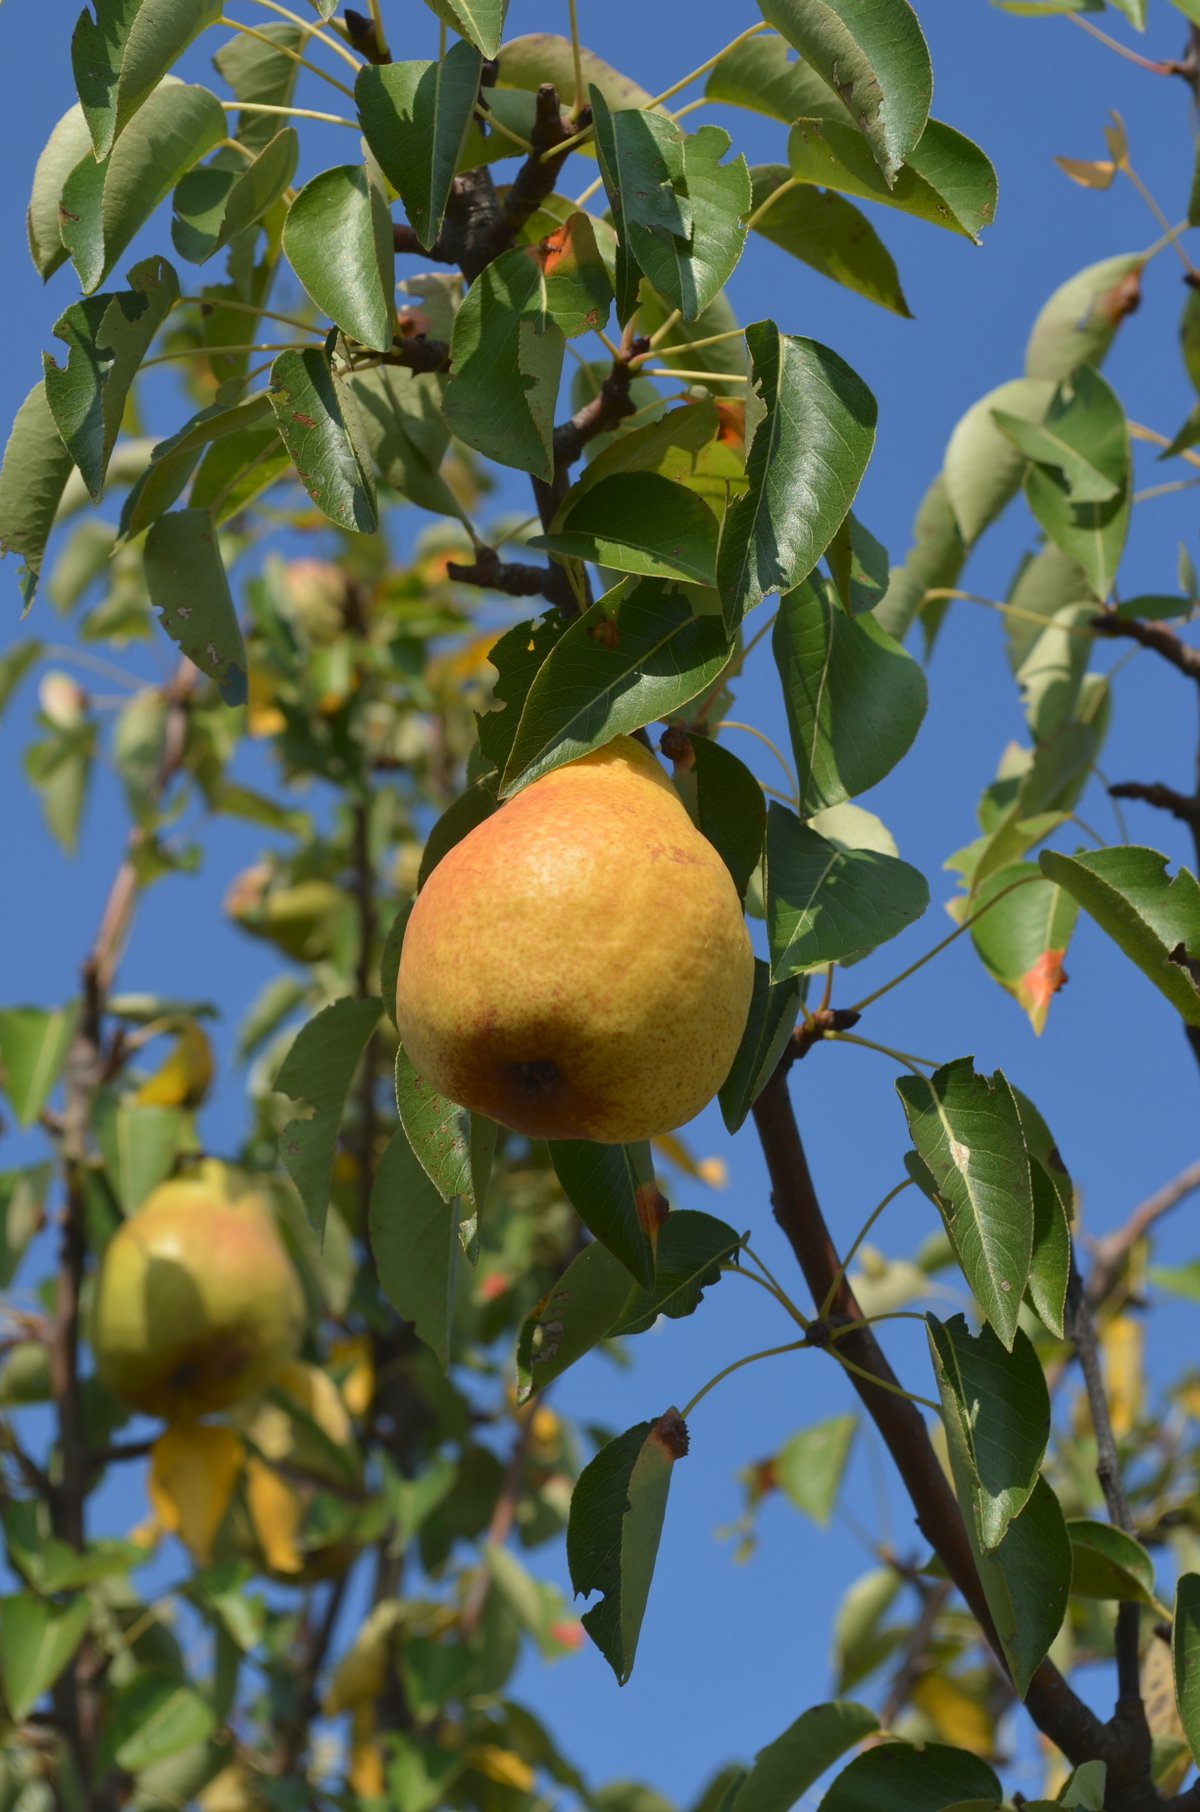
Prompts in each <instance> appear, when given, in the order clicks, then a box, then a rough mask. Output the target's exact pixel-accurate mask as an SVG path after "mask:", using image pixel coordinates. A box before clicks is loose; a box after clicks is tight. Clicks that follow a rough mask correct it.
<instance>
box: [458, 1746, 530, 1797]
mask: <svg viewBox="0 0 1200 1812" xmlns="http://www.w3.org/2000/svg"><path fill="white" fill-rule="evenodd" d="M466 1759H467V1761H468V1762H469V1763H470V1765H471V1767H473V1768H475V1769H477V1770H478V1772H479V1773H480V1774H485V1775H486V1776H487V1778H488V1780H490V1781H498V1782H499V1783H500V1785H501V1786H502V1787H515V1788H516V1789H517V1791H518V1793H531V1792H532V1791H533V1783H534V1780H535V1779H536V1776H535V1774H534V1772H533V1769H532V1768H531V1767H530V1766H529V1763H528V1762H526V1761H522V1759H521V1757H520V1756H519V1755H514V1754H513V1751H512V1750H511V1749H501V1747H500V1745H499V1743H473V1744H472V1745H471V1746H470V1747H469V1748H468V1749H467V1750H466Z"/></svg>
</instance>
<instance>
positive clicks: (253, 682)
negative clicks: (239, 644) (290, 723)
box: [246, 666, 287, 737]
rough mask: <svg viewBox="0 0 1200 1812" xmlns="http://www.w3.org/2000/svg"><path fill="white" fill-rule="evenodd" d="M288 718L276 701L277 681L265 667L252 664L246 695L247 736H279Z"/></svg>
mask: <svg viewBox="0 0 1200 1812" xmlns="http://www.w3.org/2000/svg"><path fill="white" fill-rule="evenodd" d="M286 727H287V718H286V717H285V716H284V715H283V712H282V711H281V710H280V709H279V706H278V705H277V704H276V703H275V683H274V680H273V679H272V676H271V675H270V674H269V673H267V672H265V671H264V670H263V668H261V667H256V666H251V668H250V679H249V684H248V686H247V695H246V734H247V736H253V737H263V736H277V735H278V734H279V732H280V730H283V729H286Z"/></svg>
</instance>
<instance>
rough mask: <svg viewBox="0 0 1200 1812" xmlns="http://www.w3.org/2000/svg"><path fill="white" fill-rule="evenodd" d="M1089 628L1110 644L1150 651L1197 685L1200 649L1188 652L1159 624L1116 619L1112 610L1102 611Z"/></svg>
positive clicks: (1190, 649) (1132, 619)
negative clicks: (1136, 646) (1129, 645)
mask: <svg viewBox="0 0 1200 1812" xmlns="http://www.w3.org/2000/svg"><path fill="white" fill-rule="evenodd" d="M1091 626H1092V628H1093V629H1094V630H1095V632H1096V634H1097V635H1102V636H1107V637H1108V638H1109V639H1110V640H1112V641H1127V642H1136V643H1137V644H1138V645H1139V647H1141V648H1148V649H1150V651H1151V653H1153V654H1157V655H1160V656H1161V657H1162V659H1163V660H1164V661H1169V662H1170V664H1171V666H1172V667H1177V668H1178V669H1179V671H1180V673H1183V674H1186V675H1187V677H1188V679H1192V680H1195V681H1197V683H1200V649H1196V648H1190V647H1189V646H1188V644H1187V643H1186V642H1185V641H1183V640H1181V638H1180V637H1179V636H1177V635H1176V634H1175V631H1174V630H1173V629H1167V628H1166V627H1164V625H1163V624H1162V623H1143V622H1141V621H1140V620H1139V619H1138V618H1137V617H1119V616H1118V615H1117V613H1116V611H1115V610H1102V611H1101V612H1100V613H1099V615H1098V616H1094V617H1093V618H1092V623H1091Z"/></svg>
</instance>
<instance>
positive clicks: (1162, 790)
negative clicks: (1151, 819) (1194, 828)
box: [1108, 780, 1200, 824]
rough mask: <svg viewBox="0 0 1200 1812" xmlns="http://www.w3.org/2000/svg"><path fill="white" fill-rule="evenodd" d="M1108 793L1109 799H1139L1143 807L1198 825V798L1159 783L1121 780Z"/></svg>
mask: <svg viewBox="0 0 1200 1812" xmlns="http://www.w3.org/2000/svg"><path fill="white" fill-rule="evenodd" d="M1108 792H1109V797H1110V798H1111V799H1140V800H1141V801H1142V803H1143V804H1144V805H1153V806H1157V808H1158V810H1159V811H1160V812H1170V814H1171V816H1172V817H1173V818H1181V819H1182V820H1183V822H1184V823H1185V824H1200V798H1195V797H1193V796H1191V795H1190V794H1188V793H1179V792H1176V790H1175V788H1174V787H1173V786H1163V785H1162V783H1161V782H1160V781H1157V780H1146V781H1143V780H1122V781H1121V782H1119V784H1118V785H1116V786H1110V787H1109V789H1108Z"/></svg>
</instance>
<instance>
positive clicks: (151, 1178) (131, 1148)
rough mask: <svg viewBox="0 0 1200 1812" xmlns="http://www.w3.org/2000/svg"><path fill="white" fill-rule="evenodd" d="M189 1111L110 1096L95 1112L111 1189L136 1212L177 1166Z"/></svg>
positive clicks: (183, 1142) (123, 1203) (99, 1141)
mask: <svg viewBox="0 0 1200 1812" xmlns="http://www.w3.org/2000/svg"><path fill="white" fill-rule="evenodd" d="M188 1127H189V1116H188V1115H187V1114H186V1113H184V1111H183V1110H182V1109H181V1108H178V1107H155V1106H141V1105H139V1103H138V1102H136V1101H130V1100H118V1101H113V1100H111V1099H110V1100H108V1101H105V1102H104V1103H102V1105H101V1108H100V1110H99V1111H98V1113H97V1115H96V1141H97V1143H98V1145H99V1147H100V1155H101V1156H102V1157H103V1159H104V1168H105V1171H106V1172H107V1175H108V1180H109V1182H110V1183H111V1184H112V1189H113V1194H114V1195H115V1196H116V1198H117V1200H118V1201H119V1202H120V1204H121V1207H122V1208H123V1209H124V1211H125V1213H126V1214H134V1213H136V1211H137V1210H138V1209H139V1208H140V1207H141V1205H142V1203H143V1202H144V1201H145V1199H146V1197H147V1196H148V1195H149V1194H150V1191H151V1190H152V1189H155V1188H157V1187H158V1185H159V1183H162V1182H165V1181H166V1179H167V1177H169V1176H170V1175H171V1173H172V1171H173V1170H174V1168H175V1164H176V1160H177V1159H178V1157H179V1153H180V1151H181V1149H182V1148H183V1146H184V1144H185V1143H186V1142H187V1140H188V1137H189V1132H188Z"/></svg>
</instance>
